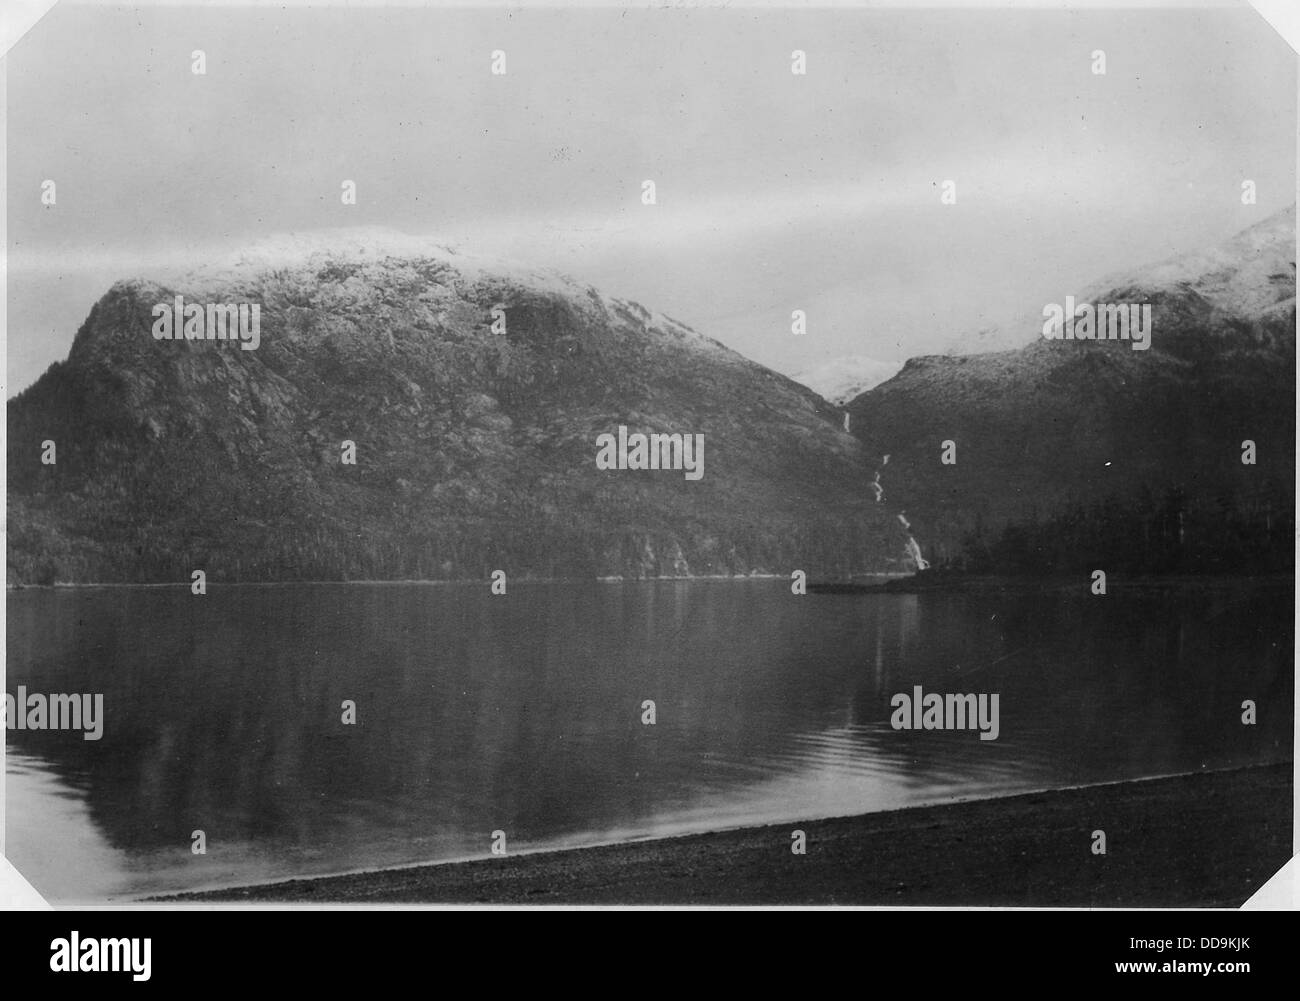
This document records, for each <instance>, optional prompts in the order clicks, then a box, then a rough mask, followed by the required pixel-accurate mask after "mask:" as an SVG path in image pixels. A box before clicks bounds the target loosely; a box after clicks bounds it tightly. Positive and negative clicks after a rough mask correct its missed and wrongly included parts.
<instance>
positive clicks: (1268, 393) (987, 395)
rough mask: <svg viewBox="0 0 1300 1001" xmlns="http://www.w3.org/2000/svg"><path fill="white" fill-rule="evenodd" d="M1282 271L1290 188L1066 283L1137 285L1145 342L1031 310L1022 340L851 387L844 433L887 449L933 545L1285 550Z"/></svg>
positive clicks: (1239, 567) (1288, 327)
mask: <svg viewBox="0 0 1300 1001" xmlns="http://www.w3.org/2000/svg"><path fill="white" fill-rule="evenodd" d="M1295 281H1296V280H1295V207H1294V206H1292V207H1291V208H1290V209H1288V210H1286V211H1284V212H1281V213H1279V214H1277V215H1275V216H1273V217H1270V218H1268V219H1266V220H1264V221H1263V222H1261V223H1259V224H1257V225H1256V226H1253V227H1251V228H1250V229H1248V230H1246V231H1244V232H1243V233H1241V234H1239V235H1237V236H1236V237H1234V238H1233V239H1231V240H1229V241H1227V242H1226V243H1224V244H1222V245H1221V246H1217V247H1214V248H1212V249H1209V250H1205V251H1200V252H1197V253H1192V254H1188V255H1184V256H1181V257H1178V258H1174V259H1171V260H1168V261H1163V262H1160V263H1158V264H1155V265H1152V266H1150V267H1147V268H1141V269H1138V270H1136V271H1134V272H1133V273H1131V274H1127V275H1113V276H1111V277H1109V278H1107V279H1105V280H1102V281H1100V282H1097V283H1095V284H1094V285H1093V286H1091V287H1090V288H1088V289H1085V290H1084V291H1082V292H1081V293H1080V294H1079V295H1078V296H1077V297H1076V298H1077V301H1078V302H1090V303H1096V302H1106V303H1138V304H1142V303H1145V304H1149V305H1150V306H1151V315H1152V324H1153V330H1152V334H1151V342H1150V344H1151V346H1150V349H1149V350H1145V351H1138V350H1133V349H1132V344H1131V343H1130V342H1127V341H1123V340H1114V341H1088V340H1048V339H1045V338H1044V337H1042V336H1041V329H1042V326H1041V325H1042V321H1041V320H1040V321H1038V324H1039V325H1038V330H1037V333H1038V336H1036V337H1035V331H1034V330H1032V329H1031V330H1028V331H1027V332H1026V340H1029V339H1030V338H1033V340H1032V342H1031V343H1028V344H1026V346H1024V347H1022V348H1020V349H1018V350H1012V351H1000V352H994V353H988V354H977V355H968V356H931V357H921V358H913V359H911V360H910V361H908V362H907V364H906V365H905V366H904V367H903V369H902V370H901V371H900V372H899V374H898V375H897V376H895V377H894V378H893V379H890V380H889V381H887V382H885V383H882V384H881V385H879V386H877V387H875V388H874V389H872V390H870V391H868V392H866V393H864V394H863V395H861V396H859V397H857V398H856V399H854V400H853V401H851V402H850V403H849V405H848V408H847V409H848V410H849V412H850V413H851V415H852V418H853V420H852V428H853V432H854V433H855V434H856V435H857V436H858V437H860V438H861V439H862V440H863V442H864V443H865V444H866V445H867V446H868V448H869V449H870V450H871V451H872V452H873V453H876V454H879V455H882V456H883V455H885V454H888V455H889V456H890V458H889V462H888V465H886V466H885V467H884V475H883V477H882V485H883V487H884V489H885V492H886V495H887V498H888V500H889V501H890V502H891V503H892V504H893V505H895V506H896V507H898V508H899V509H901V510H902V511H904V513H905V515H906V517H907V518H908V519H909V520H910V522H911V524H912V529H913V532H914V534H915V536H916V539H917V541H918V542H919V544H920V545H921V548H922V551H923V553H924V554H925V555H926V557H927V558H930V559H932V561H937V562H938V563H940V564H945V563H946V564H952V565H958V566H966V567H981V568H984V569H999V570H1008V571H1033V570H1050V569H1067V568H1068V569H1072V570H1073V569H1079V568H1081V567H1084V566H1086V565H1089V564H1092V565H1098V564H1097V561H1099V560H1105V561H1107V563H1106V565H1109V566H1121V565H1122V566H1124V567H1126V568H1128V569H1131V570H1132V571H1133V572H1141V571H1147V572H1156V571H1169V570H1184V571H1192V570H1197V571H1215V570H1221V571H1247V572H1252V571H1262V570H1268V569H1286V568H1287V567H1290V566H1291V565H1292V563H1293V558H1292V552H1293V550H1292V543H1293V539H1292V537H1291V531H1292V527H1291V526H1293V524H1294V509H1295V491H1294V479H1295V402H1296V396H1295V393H1296V382H1295V365H1296V356H1295V291H1296V284H1295ZM1246 440H1251V441H1254V442H1255V449H1256V461H1255V463H1254V464H1249V465H1248V464H1245V463H1243V461H1242V459H1243V442H1244V441H1246ZM945 441H951V442H953V443H954V444H955V457H956V463H955V464H944V463H943V462H942V461H941V459H942V454H943V443H944V442H945Z"/></svg>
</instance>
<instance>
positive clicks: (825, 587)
mask: <svg viewBox="0 0 1300 1001" xmlns="http://www.w3.org/2000/svg"><path fill="white" fill-rule="evenodd" d="M775 580H779V581H788V580H789V578H788V577H787V576H786V575H784V574H779V573H753V574H734V575H727V574H701V575H699V576H692V577H519V578H516V579H515V580H514V581H512V582H511V583H519V584H564V583H580V584H665V583H680V584H694V583H726V582H745V581H775ZM867 581H873V582H874V583H867ZM207 583H208V586H209V587H223V588H224V587H301V586H309V587H327V586H329V587H332V586H349V587H358V586H364V587H376V586H388V587H399V586H413V585H420V586H424V587H469V586H478V585H484V584H490V583H491V581H488V580H486V579H483V578H477V577H475V578H468V577H457V578H450V579H445V580H421V579H418V578H413V579H409V580H408V579H402V580H382V579H381V580H242V581H208V582H207ZM1294 583H1295V577H1294V576H1293V575H1291V574H1285V573H1276V574H1203V575H1197V574H1164V575H1161V574H1152V575H1146V576H1140V577H1114V578H1112V579H1110V580H1109V581H1108V582H1107V587H1109V588H1133V587H1228V586H1239V585H1242V584H1264V585H1280V584H1287V585H1294ZM190 586H191V582H190V581H186V580H176V581H147V582H128V581H98V582H80V581H56V582H55V583H53V584H26V583H21V584H6V585H5V590H6V591H10V592H17V591H79V590H89V589H92V588H94V589H105V588H168V587H175V588H188V587H190ZM1088 586H1089V581H1088V579H1087V578H1086V577H1083V578H1081V577H1079V576H1077V575H1074V576H1072V575H1068V574H1051V575H1047V576H1042V577H1026V576H1013V575H1008V574H981V575H971V576H966V575H951V574H944V575H942V576H939V577H930V576H928V574H927V575H926V576H924V577H922V576H919V575H917V574H915V573H900V572H897V571H881V572H879V573H871V574H856V575H855V576H854V577H852V578H849V579H847V580H840V581H809V582H808V585H807V587H808V593H809V594H925V593H930V592H944V593H948V592H951V593H961V592H965V591H989V590H994V591H1024V590H1030V589H1032V590H1073V589H1078V590H1080V591H1086V590H1087V589H1088Z"/></svg>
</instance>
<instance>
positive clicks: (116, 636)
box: [8, 581, 1293, 899]
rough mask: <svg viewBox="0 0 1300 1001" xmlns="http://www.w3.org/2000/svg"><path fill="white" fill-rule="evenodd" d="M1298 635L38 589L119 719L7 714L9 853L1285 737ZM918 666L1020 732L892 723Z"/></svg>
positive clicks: (282, 837)
mask: <svg viewBox="0 0 1300 1001" xmlns="http://www.w3.org/2000/svg"><path fill="white" fill-rule="evenodd" d="M1292 628H1293V623H1292V619H1291V593H1290V591H1289V590H1287V589H1268V588H1263V587H1256V586H1249V585H1246V586H1241V587H1235V588H1229V589H1219V590H1214V591H1206V592H1202V593H1196V594H1190V595H1189V594H1188V593H1186V592H1183V593H1179V594H1169V593H1162V592H1159V591H1150V592H1138V591H1134V592H1132V593H1127V594H1125V593H1122V592H1121V591H1120V590H1119V589H1115V593H1114V596H1113V599H1112V598H1108V599H1107V600H1106V601H1096V600H1089V596H1088V595H1087V594H1086V591H1084V592H1082V593H1078V594H1066V593H1061V592H1054V593H1043V594H1037V595H1030V596H1026V595H1014V596H1012V595H999V594H988V595H951V594H946V595H945V594H930V595H898V596H874V597H870V598H866V597H862V596H804V597H795V596H792V595H791V594H790V593H789V588H788V584H786V583H782V582H771V581H758V582H743V583H742V582H689V583H688V582H672V583H664V584H643V585H607V584H590V585H584V584H563V585H559V584H547V585H541V584H538V585H532V586H527V585H517V584H512V585H511V588H510V594H509V595H508V596H506V597H492V596H490V595H489V594H488V593H487V589H486V587H468V586H421V585H375V586H325V585H319V586H295V587H246V588H224V589H223V588H218V587H212V588H210V591H209V594H208V595H207V596H206V597H204V598H201V599H200V598H195V597H193V596H191V595H190V594H189V592H188V590H187V589H102V590H82V591H23V592H14V593H11V594H10V596H9V630H8V658H9V659H8V687H9V691H11V692H13V691H15V690H16V688H17V686H18V685H20V684H22V685H26V686H27V688H28V689H29V690H30V691H43V692H84V691H90V692H103V693H104V696H105V698H104V702H105V715H106V722H105V729H104V736H103V738H102V739H101V740H100V741H97V742H87V741H83V740H82V739H81V737H80V735H79V734H69V733H46V732H31V731H10V732H9V734H8V741H9V743H8V747H9V750H10V753H11V760H10V763H9V773H10V779H9V790H8V807H9V818H10V821H9V825H10V836H9V846H8V847H9V855H10V857H11V859H12V860H13V861H14V862H15V864H16V865H18V867H19V868H20V869H21V870H22V871H23V872H24V874H25V875H26V876H27V877H28V879H29V880H31V881H32V883H33V884H34V885H35V886H36V887H37V888H38V889H40V890H42V891H43V892H46V893H48V894H50V895H52V896H54V897H56V898H58V899H71V898H76V899H90V898H102V897H108V896H113V895H117V894H122V893H144V892H154V891H158V890H165V889H173V888H182V887H190V886H201V885H219V884H223V883H238V882H247V881H254V880H258V879H269V878H275V877H279V876H284V875H292V874H301V873H315V872H335V871H344V870H348V869H355V868H362V867H368V866H373V865H386V864H397V863H402V862H410V861H420V860H428V859H442V858H453V857H465V856H471V855H481V854H483V853H484V852H485V851H486V848H487V845H488V840H489V836H490V832H491V831H493V830H496V829H504V830H506V831H507V832H508V838H509V844H510V847H511V849H512V850H520V849H524V848H529V847H540V846H546V845H561V844H579V843H591V842H595V841H599V840H607V839H616V838H622V837H634V836H644V835H649V834H661V833H667V832H676V831H684V830H698V829H705V828H714V827H727V826H734V825H737V824H745V823H758V822H763V821H778V820H782V821H783V820H797V819H808V818H812V817H817V816H829V815H840V814H850V813H857V812H862V811H867V810H877V809H887V808H892V807H898V806H904V805H910V804H914V803H920V802H931V801H937V800H941V799H944V798H949V797H954V796H963V797H965V796H984V795H993V794H998V793H1005V792H1011V791H1016V790H1021V789H1028V788H1041V787H1044V786H1059V785H1070V784H1076V783H1081V782H1093V781H1105V780H1112V779H1119V778H1128V777H1136V776H1141V775H1156V774H1168V773H1172V772H1177V771H1185V770H1190V769H1196V768H1202V767H1224V766H1229V765H1235V764H1243V763H1248V762H1252V761H1266V760H1282V759H1286V758H1289V757H1290V739H1291V736H1290V735H1291V711H1290V710H1291V705H1292V701H1291V699H1292V696H1291V686H1292V684H1293V680H1292V679H1293V674H1292V662H1291V651H1292V638H1291V631H1292ZM916 684H920V685H922V686H923V687H924V689H925V690H926V691H927V692H928V691H938V692H965V691H973V692H998V693H1000V694H1001V710H1002V711H1001V721H1000V723H1001V736H1000V737H999V739H998V740H996V741H980V740H979V739H978V734H977V733H975V732H973V731H969V732H960V733H948V732H924V731H923V732H896V731H894V730H892V729H891V728H890V727H889V723H888V720H889V714H890V707H889V699H890V696H891V695H893V694H894V692H895V691H910V690H911V687H912V686H913V685H916ZM1246 698H1251V699H1254V700H1256V702H1257V703H1258V704H1259V705H1260V707H1261V711H1260V714H1259V724H1258V725H1257V726H1254V727H1245V726H1242V725H1241V722H1240V704H1241V701H1242V700H1243V699H1246ZM348 699H350V700H353V701H355V702H356V705H357V713H358V716H357V718H358V723H357V725H356V726H343V725H342V724H341V722H340V717H341V714H342V703H343V700H348ZM645 700H653V701H654V702H655V705H656V713H657V723H656V725H654V726H644V725H642V723H641V712H642V710H641V706H642V704H643V702H644V701H645ZM15 751H17V752H18V754H14V753H13V752H15ZM15 775H17V776H18V777H19V778H18V780H17V781H15V778H14V776H15ZM34 775H39V776H40V780H39V781H35V780H33V778H32V776H34ZM68 796H71V797H73V799H72V800H68V799H67V797H68ZM60 798H62V801H63V802H65V803H67V802H73V803H75V809H68V810H62V811H59V810H56V809H54V808H53V807H52V806H51V801H52V800H55V799H60ZM15 818H21V821H20V822H19V823H17V824H15ZM194 830H203V831H204V832H205V835H206V837H207V841H208V854H207V855H206V856H202V857H200V856H193V855H191V853H190V837H191V833H192V832H193V831H194ZM92 843H93V844H94V845H95V846H96V847H95V849H94V854H93V858H94V863H93V865H92V864H90V863H86V864H85V865H81V866H80V867H78V864H69V863H68V862H67V859H68V858H70V857H72V856H73V855H74V854H75V853H76V852H80V851H85V850H86V846H87V845H88V844H92ZM79 887H81V888H84V889H82V890H79V889H78V888H79Z"/></svg>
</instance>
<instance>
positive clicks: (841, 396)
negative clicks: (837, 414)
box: [791, 355, 903, 406]
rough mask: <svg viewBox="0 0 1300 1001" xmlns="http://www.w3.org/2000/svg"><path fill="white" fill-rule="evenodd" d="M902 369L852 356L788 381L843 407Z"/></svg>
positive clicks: (898, 366) (819, 366)
mask: <svg viewBox="0 0 1300 1001" xmlns="http://www.w3.org/2000/svg"><path fill="white" fill-rule="evenodd" d="M902 367H903V363H902V362H897V361H877V360H876V359H875V358H866V357H863V356H861V355H853V356H850V357H846V358H836V359H834V360H833V361H828V362H826V363H825V364H823V365H818V366H816V367H815V368H810V369H808V370H806V371H804V372H800V373H798V374H797V375H793V376H791V378H792V379H794V381H795V382H797V383H799V384H800V385H803V386H807V387H808V388H809V389H811V390H812V391H813V392H814V393H816V394H817V395H818V396H820V397H822V398H823V399H826V400H830V402H831V403H834V404H835V405H836V406H843V405H844V404H845V403H848V402H849V401H850V400H852V399H854V398H855V397H858V396H861V395H862V394H863V393H865V392H866V391H867V390H868V389H873V388H875V387H876V386H878V385H880V383H882V382H884V381H885V380H886V379H892V378H893V377H894V376H895V375H897V374H898V370H899V369H900V368H902Z"/></svg>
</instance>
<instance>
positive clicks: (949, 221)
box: [5, 6, 1296, 395]
mask: <svg viewBox="0 0 1300 1001" xmlns="http://www.w3.org/2000/svg"><path fill="white" fill-rule="evenodd" d="M194 49H202V50H204V52H205V53H206V57H207V74H206V75H205V76H195V75H193V74H192V73H191V70H190V54H191V52H192V51H193V50H194ZM494 49H503V50H505V52H506V54H507V68H508V73H507V75H506V76H504V77H496V76H493V75H491V74H490V72H489V60H490V54H491V52H492V50H494ZM794 49H803V50H805V51H806V52H807V66H808V72H807V75H806V76H795V75H793V74H792V73H791V72H790V53H791V51H792V50H794ZM1095 49H1102V50H1104V51H1105V53H1106V68H1107V72H1106V74H1105V75H1104V76H1096V75H1094V74H1093V73H1092V71H1091V63H1092V56H1091V54H1092V52H1093V50H1095ZM1294 58H1295V57H1294V55H1293V54H1292V53H1291V51H1290V50H1289V49H1288V48H1287V47H1286V46H1285V44H1284V43H1283V42H1282V41H1281V40H1280V39H1279V38H1278V37H1277V36H1276V35H1275V34H1274V33H1273V32H1272V30H1271V29H1270V28H1268V27H1267V26H1266V25H1265V24H1264V23H1263V22H1262V21H1261V20H1259V19H1258V17H1257V16H1256V15H1255V14H1254V13H1253V12H1251V11H1250V10H1249V9H1246V8H1238V9H1206V10H1190V11H1189V10H1144V11H1143V10H1139V11H1128V12H1125V11H1104V10H1102V11H1074V12H1062V11H1017V12H1008V11H962V12H953V11H943V10H928V11H918V10H874V11H873V10H856V11H855V10H843V9H824V10H802V11H798V12H793V13H791V12H783V11H779V10H762V9H750V10H745V9H732V10H712V11H707V10H682V9H666V10H636V11H632V10H619V9H597V10H591V9H588V10H569V11H565V10H532V11H527V12H522V13H521V12H515V13H513V14H512V13H510V12H507V11H505V10H500V9H496V10H467V9H454V10H442V11H438V10H419V9H391V10H341V9H333V10H319V9H317V10H304V9H289V10H279V9H272V10H263V9H249V8H226V9H216V10H211V9H209V10H198V11H196V10H192V9H177V8H167V7H162V8H145V9H142V10H136V9H131V8H124V9H105V8H101V7H77V6H61V7H59V8H56V9H55V11H54V12H52V13H51V14H50V15H49V16H47V17H46V18H45V19H44V20H43V21H41V22H40V23H39V24H38V25H37V26H36V28H35V29H34V30H33V31H32V32H31V33H30V34H29V35H28V36H27V37H26V38H25V39H24V40H23V41H22V42H20V43H19V45H18V46H17V48H16V49H15V50H13V52H12V53H11V54H10V55H9V57H7V60H6V63H7V71H8V115H7V122H6V124H7V155H8V193H7V194H8V235H9V245H10V246H9V251H10V259H9V275H8V283H9V287H8V295H9V299H8V381H7V385H6V387H5V391H6V395H13V393H15V392H17V391H18V390H20V389H22V388H23V387H25V386H26V385H28V384H30V383H31V382H32V381H33V380H34V379H35V378H37V377H38V376H39V375H40V373H41V372H42V371H44V369H45V368H46V367H47V366H48V365H49V364H50V363H51V362H52V361H55V360H57V359H59V358H62V357H64V356H66V353H67V350H68V347H69V346H70V344H71V341H72V338H73V336H74V334H75V333H76V330H77V327H78V326H79V325H80V323H81V321H82V320H83V319H84V317H85V315H86V313H87V312H88V310H89V309H90V307H91V305H92V304H93V303H94V301H95V300H96V299H97V298H98V297H99V296H100V295H102V294H103V293H104V292H105V291H106V290H107V288H108V286H109V285H110V284H111V283H112V282H113V281H114V280H116V279H118V278H124V277H130V276H133V275H137V274H146V275H147V273H148V270H149V267H150V262H151V261H154V260H156V261H161V262H165V261H167V260H169V259H171V258H173V257H174V256H176V255H177V254H178V253H181V252H198V253H202V252H203V250H204V248H206V247H210V246H216V245H228V244H230V243H236V244H237V243H240V242H246V241H251V240H253V239H256V238H257V237H259V236H262V235H267V234H271V233H277V232H282V231H288V230H311V229H319V228H326V227H337V226H349V225H364V226H375V225H379V226H389V227H394V228H396V229H399V230H402V231H404V232H408V233H414V234H431V235H435V236H443V237H445V238H446V239H447V240H449V241H451V242H454V243H457V244H459V245H461V246H463V247H464V248H465V249H467V250H472V251H480V252H484V253H488V254H504V255H507V256H510V257H513V258H517V259H520V260H524V261H528V262H532V263H537V264H541V265H548V266H552V267H555V268H557V269H558V270H561V271H563V272H565V273H567V274H570V275H572V276H573V277H575V278H578V279H580V280H582V281H587V282H590V283H592V284H594V285H596V286H598V287H600V288H601V289H603V290H604V291H607V292H610V293H613V294H621V295H626V296H629V297H631V298H634V299H636V300H638V301H640V302H642V303H644V304H646V305H648V306H653V307H655V308H657V309H660V310H662V311H664V312H667V313H669V314H671V315H673V316H675V317H677V318H679V319H681V320H683V321H685V322H687V323H689V324H691V325H692V326H694V327H696V328H697V329H699V330H700V331H702V332H704V333H707V334H709V335H711V336H714V337H717V338H718V339H720V340H722V341H723V342H725V343H727V344H728V345H730V346H731V347H733V348H735V349H736V350H738V351H740V352H742V353H744V354H746V355H748V356H749V357H751V358H754V359H755V360H757V361H759V362H762V363H763V364H766V365H770V366H772V367H773V368H776V369H779V370H781V371H785V372H789V373H793V372H796V371H798V370H800V369H802V368H808V367H811V366H813V365H816V364H820V363H822V362H825V361H827V360H829V359H832V358H835V357H838V356H842V355H867V356H871V357H875V358H879V359H882V360H892V359H897V360H902V359H905V358H907V357H910V356H912V355H917V354H925V353H928V352H934V351H936V350H940V349H942V348H943V347H944V346H946V345H948V344H950V343H951V342H952V340H953V338H954V336H956V335H958V334H960V333H962V332H963V331H968V330H970V331H973V330H976V329H978V328H980V327H982V326H985V325H987V324H988V323H990V322H994V321H998V320H1001V319H1003V318H1005V317H1007V316H1011V315H1019V314H1023V313H1025V312H1027V311H1028V312H1033V313H1036V312H1037V310H1038V309H1039V308H1041V305H1042V304H1043V303H1044V302H1048V301H1060V300H1061V299H1062V297H1063V296H1064V295H1066V294H1069V293H1072V292H1074V291H1076V290H1077V289H1078V288H1079V287H1080V286H1084V285H1087V284H1088V283H1089V282H1090V281H1091V280H1093V279H1095V278H1097V277H1099V276H1100V275H1102V274H1105V273H1108V272H1111V271H1115V270H1117V269H1121V268H1123V267H1125V266H1128V265H1133V264H1140V263H1144V262H1147V261H1150V260H1154V259H1159V258H1161V257H1165V256H1168V255H1170V254H1173V253H1177V252H1181V251H1185V250H1191V249H1196V248H1199V247H1202V246H1204V245H1206V244H1208V243H1212V242H1216V241H1218V240H1221V239H1223V238H1225V237H1227V236H1229V235H1231V234H1232V233H1234V232H1236V231H1237V230H1239V229H1241V228H1243V227H1245V226H1247V225H1249V224H1250V223H1251V222H1252V221H1255V220H1257V219H1261V218H1263V217H1264V216H1266V215H1268V214H1270V213H1271V212H1274V211H1276V210H1278V209H1280V208H1283V207H1285V206H1286V205H1289V204H1291V203H1292V202H1293V201H1294V200H1295V187H1296V179H1295V150H1296V78H1295V63H1294ZM47 178H48V179H53V180H55V181H56V183H57V186H58V187H57V192H58V203H57V205H56V206H55V207H54V208H51V209H46V208H44V207H43V206H42V205H41V203H40V190H41V182H42V181H43V180H45V179H47ZM345 178H348V179H353V180H355V181H356V182H357V190H358V204H357V205H356V206H352V207H348V206H344V205H342V204H341V202H340V198H339V192H340V187H339V185H340V182H341V181H342V180H343V179H345ZM1246 178H1250V179H1253V180H1254V181H1255V182H1256V184H1257V186H1258V204H1257V205H1255V206H1243V205H1242V204H1241V203H1240V197H1239V196H1240V185H1241V181H1242V180H1243V179H1246ZM644 179H653V180H654V181H655V182H656V185H657V189H658V204H657V205H656V206H654V207H646V206H643V205H642V204H641V202H640V185H641V182H642V181H643V180H644ZM945 179H952V180H954V181H955V182H956V184H957V204H956V205H952V206H945V205H941V204H940V187H939V185H940V184H941V182H942V181H943V180H945ZM793 309H803V310H805V311H806V312H807V314H808V322H809V333H808V335H807V336H806V337H803V338H796V337H793V336H792V335H791V334H790V330H789V325H790V312H791V310H793ZM1032 335H1033V331H1032V330H1031V331H1029V332H1028V336H1032Z"/></svg>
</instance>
